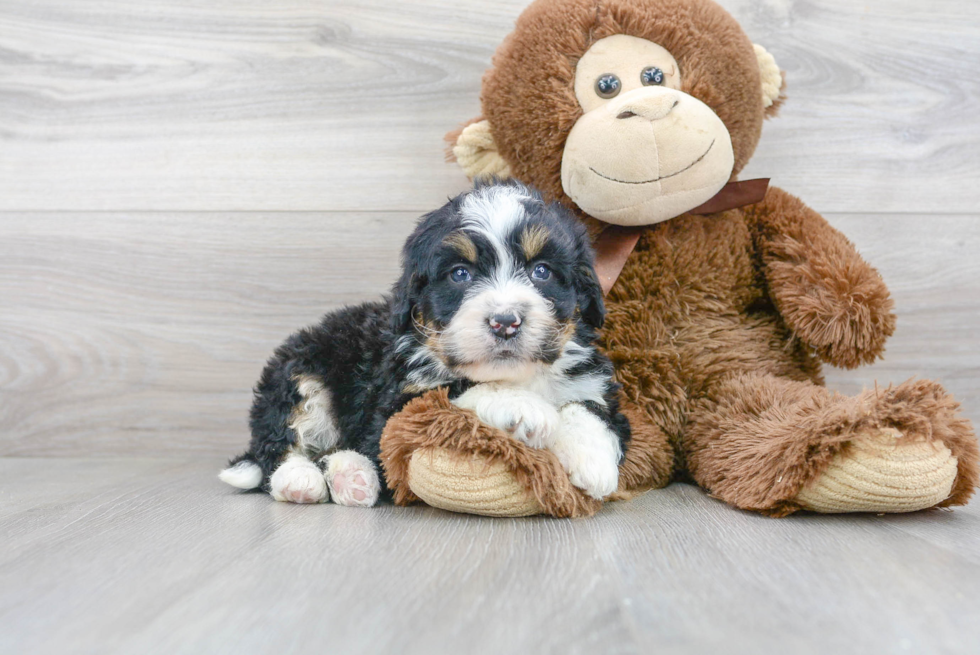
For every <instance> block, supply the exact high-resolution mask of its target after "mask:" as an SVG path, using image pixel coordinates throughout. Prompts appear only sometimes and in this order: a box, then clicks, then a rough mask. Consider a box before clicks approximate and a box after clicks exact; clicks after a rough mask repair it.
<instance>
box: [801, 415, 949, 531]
mask: <svg viewBox="0 0 980 655" xmlns="http://www.w3.org/2000/svg"><path fill="white" fill-rule="evenodd" d="M956 471H957V461H956V457H954V456H953V454H952V453H951V452H950V451H949V448H947V447H946V446H945V445H943V444H942V443H941V442H938V441H908V440H906V439H904V438H903V436H902V434H901V433H900V432H899V431H898V430H895V429H893V428H884V429H882V430H881V431H880V432H878V433H876V434H874V435H869V436H868V437H867V438H864V439H860V440H856V441H854V442H852V443H851V446H850V448H849V449H847V450H846V451H844V452H843V453H841V454H839V455H837V457H836V458H835V459H834V460H833V462H831V464H830V467H829V468H827V470H826V471H824V472H823V473H822V474H821V475H820V476H818V477H817V478H816V479H815V480H814V481H813V482H812V483H811V484H810V485H809V486H807V487H806V488H804V489H803V490H802V491H800V493H799V495H797V497H796V501H797V502H798V503H799V504H800V506H801V507H803V508H804V509H809V510H812V511H815V512H824V513H828V514H831V513H841V512H914V511H917V510H920V509H926V508H928V507H933V506H935V505H937V504H939V503H940V502H942V501H943V500H945V499H946V498H948V497H949V495H950V492H951V491H952V488H953V482H954V481H955V479H956Z"/></svg>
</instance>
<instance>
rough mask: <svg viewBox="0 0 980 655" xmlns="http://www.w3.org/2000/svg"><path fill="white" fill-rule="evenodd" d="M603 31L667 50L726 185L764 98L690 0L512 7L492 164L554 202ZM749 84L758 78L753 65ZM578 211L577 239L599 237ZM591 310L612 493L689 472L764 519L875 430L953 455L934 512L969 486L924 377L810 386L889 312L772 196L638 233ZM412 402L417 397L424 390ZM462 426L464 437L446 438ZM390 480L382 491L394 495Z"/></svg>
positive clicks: (422, 428)
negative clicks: (840, 390)
mask: <svg viewBox="0 0 980 655" xmlns="http://www.w3.org/2000/svg"><path fill="white" fill-rule="evenodd" d="M612 34H626V35H631V36H636V37H641V38H645V39H649V40H650V41H653V42H654V43H657V44H659V45H661V46H663V47H665V48H667V50H668V51H669V52H670V53H671V54H672V55H673V56H674V57H675V58H676V60H677V62H678V65H679V67H680V71H681V75H682V78H683V79H682V90H683V91H685V92H686V93H689V94H691V95H692V96H695V97H696V98H698V99H699V100H701V101H702V102H703V103H705V104H706V105H708V106H709V107H711V108H712V109H713V110H714V111H715V112H716V113H717V115H718V116H719V117H720V118H721V119H722V121H723V122H724V124H725V126H726V127H727V128H728V130H729V132H730V134H731V141H732V144H733V148H734V152H735V166H734V172H733V178H734V177H735V176H736V175H737V174H738V172H739V171H740V170H741V169H742V168H743V167H744V166H745V164H746V163H747V162H748V160H749V158H750V157H751V155H752V152H753V151H754V149H755V147H756V144H757V142H758V139H759V136H760V131H761V126H762V122H763V119H764V117H765V116H767V115H772V114H773V113H774V112H775V110H776V109H777V107H778V106H779V104H780V102H781V99H779V98H777V99H776V100H775V102H773V103H772V104H771V105H770V106H769V107H768V108H767V107H765V106H764V102H763V95H762V92H761V91H760V88H761V86H760V85H761V83H762V82H761V80H760V73H759V63H758V60H757V55H756V50H755V49H754V48H753V46H752V44H751V42H750V41H749V40H748V38H747V37H746V36H745V34H744V33H743V32H742V30H741V28H740V27H739V26H738V24H737V23H736V21H735V20H734V19H733V18H732V17H731V16H730V15H728V14H727V12H725V11H724V10H723V9H722V8H721V7H719V6H718V5H716V4H715V3H714V2H711V1H710V0H537V1H536V2H534V3H533V4H531V6H530V7H528V9H527V10H526V11H525V12H524V13H523V14H522V15H521V17H520V18H519V19H518V21H517V25H516V27H515V29H514V31H513V32H512V33H511V34H510V36H508V37H507V38H506V40H505V41H504V43H503V44H502V45H501V46H500V48H499V50H498V51H497V54H496V55H495V57H494V60H493V68H492V69H491V70H490V71H488V72H487V74H486V75H485V77H484V80H483V92H482V95H481V100H482V104H483V114H484V117H486V119H488V121H489V126H490V128H491V130H492V135H493V140H494V142H495V146H496V148H497V149H498V150H499V153H500V155H501V156H502V158H503V160H504V162H505V164H506V166H507V167H509V168H510V169H511V170H512V171H513V173H514V174H515V175H516V176H517V177H519V178H521V179H524V180H525V181H527V182H530V183H533V184H535V185H536V186H538V187H539V188H541V189H542V190H543V191H544V192H545V195H546V196H547V197H549V198H552V199H558V200H562V201H565V202H569V198H568V196H567V195H566V194H565V191H564V190H563V189H562V184H561V177H560V168H561V161H562V154H563V150H564V148H565V142H566V138H567V136H568V134H569V132H570V130H571V129H572V126H573V125H575V123H576V121H577V120H578V119H579V117H580V116H582V114H583V110H582V108H581V107H580V106H579V103H578V102H577V101H576V97H575V94H574V89H573V81H574V75H575V66H576V62H577V61H578V59H579V58H580V57H581V56H582V55H583V54H584V53H585V52H586V51H587V50H588V48H589V47H590V45H591V44H592V43H594V42H595V41H597V40H599V39H602V38H604V37H607V36H610V35H612ZM766 84H767V88H768V87H772V86H773V85H774V84H775V76H774V75H773V74H772V73H771V71H769V73H767V80H766ZM766 93H767V95H768V97H769V99H770V100H771V99H772V97H773V96H774V95H775V93H774V91H773V90H772V88H768V91H767V92H766ZM579 211H580V212H581V210H580V209H579ZM585 218H586V219H587V220H589V221H590V222H591V228H590V229H591V230H592V231H593V233H598V232H599V231H600V230H602V229H603V228H604V225H603V224H601V223H600V222H599V221H596V220H595V219H593V218H590V217H588V216H586V217H585ZM606 307H607V310H608V314H607V320H606V324H605V327H604V328H603V330H602V334H601V339H600V344H601V345H602V347H603V348H604V350H605V352H606V354H607V355H608V356H609V357H610V359H611V360H612V361H613V363H614V364H615V366H616V376H617V379H618V380H619V382H620V383H621V384H622V385H623V391H622V411H623V412H624V413H625V414H626V415H627V416H628V417H629V419H630V422H631V425H632V434H633V438H632V441H631V443H630V447H629V448H628V450H627V452H626V457H625V460H624V462H623V463H622V465H621V467H620V487H619V494H618V495H617V497H629V496H631V495H633V494H635V493H637V492H639V491H642V490H645V489H649V488H652V487H659V486H663V485H665V484H667V483H668V482H669V481H670V480H671V479H674V478H677V477H692V478H693V479H694V480H695V481H696V482H697V483H698V484H700V485H701V486H703V487H704V488H705V489H707V490H708V491H709V492H710V493H712V494H713V495H715V496H717V497H719V498H721V499H723V500H725V501H726V502H728V503H731V504H732V505H735V506H736V507H740V508H744V509H750V510H755V511H759V512H763V513H766V514H770V515H773V516H784V515H786V514H788V513H791V512H793V511H796V510H797V509H799V508H800V504H799V503H798V502H797V501H796V498H797V495H798V494H799V493H800V491H801V489H803V488H804V486H807V485H810V484H812V483H813V482H814V481H815V480H816V479H817V478H818V477H819V476H820V475H821V473H822V472H823V471H824V470H826V468H827V467H828V466H829V465H830V462H831V461H832V460H833V459H834V457H835V456H837V455H840V454H843V455H844V456H846V454H847V452H848V448H849V445H850V444H851V443H854V442H855V441H857V440H860V439H865V438H872V437H874V436H875V435H877V434H879V433H880V431H881V430H882V429H894V430H897V431H898V433H900V434H901V435H903V437H902V438H903V439H908V440H911V441H913V442H914V441H920V440H927V441H938V442H942V444H944V445H945V446H946V447H947V448H948V449H949V450H950V451H951V453H952V454H953V455H954V456H955V457H956V458H957V464H958V470H957V472H956V479H955V481H954V483H953V486H952V492H951V494H950V496H949V498H946V499H945V500H943V501H942V502H941V503H939V505H940V506H950V505H957V504H963V503H966V502H967V499H968V498H969V497H970V495H971V494H972V493H973V490H974V488H975V487H976V485H977V483H978V478H980V472H978V464H977V462H978V458H980V455H978V449H977V442H976V437H975V435H974V433H973V428H972V426H971V425H970V424H969V422H968V421H966V420H965V419H964V418H962V416H961V414H960V412H959V406H958V405H957V403H956V402H955V401H954V400H953V399H952V398H951V397H950V396H949V395H948V394H947V393H946V392H945V391H944V390H943V388H942V387H941V386H940V385H939V384H938V383H936V382H931V381H909V382H906V383H904V384H901V385H899V386H897V387H888V388H887V389H873V390H868V391H866V392H864V393H863V394H861V395H859V396H857V397H854V398H850V397H845V396H841V395H838V394H833V393H830V392H829V391H827V390H826V389H824V388H823V387H822V385H823V377H822V375H821V372H820V368H821V364H822V363H829V364H832V365H835V366H841V367H844V368H852V367H856V366H859V365H862V364H867V363H870V362H873V361H875V360H876V359H878V358H879V357H881V355H882V353H883V351H884V344H885V341H886V340H887V338H888V337H889V336H890V335H891V334H892V332H893V331H894V328H895V315H894V313H893V303H892V300H891V297H890V295H889V292H888V289H887V287H886V286H885V284H884V282H883V281H882V279H881V277H880V275H879V274H878V272H877V271H876V270H875V269H874V268H872V267H871V266H870V265H869V264H867V263H866V262H865V261H864V260H863V259H862V258H861V257H860V255H859V254H858V253H857V251H856V250H855V248H854V246H853V244H851V243H850V242H849V241H848V240H847V239H846V238H845V237H844V236H843V235H842V234H840V233H839V232H838V231H837V230H835V229H834V228H832V227H831V226H830V225H829V224H828V223H827V222H826V221H825V220H824V219H823V218H822V217H821V216H820V215H819V214H817V213H816V212H814V211H813V210H811V209H810V208H808V207H807V206H806V205H804V204H803V203H802V202H801V201H800V200H798V199H796V198H794V197H793V196H791V195H790V194H788V193H786V192H784V191H781V190H780V189H777V188H770V191H769V192H768V195H767V196H766V198H765V199H764V200H763V201H762V202H760V203H758V204H756V205H752V206H749V207H745V208H741V209H734V210H729V211H724V212H720V213H717V214H713V215H710V216H694V215H691V214H682V215H680V216H677V217H675V218H673V219H671V220H668V221H666V222H663V223H659V224H656V225H650V226H648V227H647V228H646V229H645V231H644V232H643V234H642V236H641V237H640V239H639V242H638V244H637V246H636V249H635V250H634V251H633V253H632V254H631V255H630V257H629V259H628V260H627V262H626V265H625V267H624V268H623V271H622V274H621V276H620V277H619V279H618V281H617V282H616V283H615V285H614V286H613V287H612V289H611V291H610V292H609V294H608V296H607V298H606ZM420 402H421V401H420ZM425 402H427V403H435V402H437V401H436V399H435V398H434V397H433V396H431V395H430V396H429V397H428V398H427V399H426V400H425ZM416 407H417V408H420V407H423V405H421V404H420V405H417V406H416ZM428 418H431V419H432V420H433V421H436V420H438V424H439V425H440V426H442V427H440V428H439V429H438V430H436V432H435V433H433V432H432V430H434V429H435V428H432V429H430V428H429V427H427V423H426V421H427V416H426V415H425V414H424V413H423V412H421V411H414V412H413V413H412V416H411V421H412V430H414V431H415V433H416V434H419V435H420V436H419V439H420V441H422V442H424V443H429V442H431V441H433V440H435V441H437V442H438V443H441V444H451V445H453V447H456V448H458V449H459V450H460V456H466V455H468V454H472V453H476V454H479V453H488V452H494V451H495V449H496V448H497V446H496V444H494V443H488V442H487V440H488V439H491V437H492V435H488V434H487V433H485V432H478V428H477V427H476V426H475V425H474V423H473V420H472V417H470V416H467V415H466V414H465V413H463V412H456V413H455V416H447V415H446V411H440V412H433V413H432V414H431V416H429V417H428ZM402 420H403V417H402V416H395V417H394V418H393V419H392V420H391V421H390V422H389V424H388V427H387V430H388V433H389V434H392V435H395V434H400V435H403V436H404V438H405V439H407V440H411V432H410V431H408V430H406V429H405V427H404V426H402V425H401V421H402ZM452 430H457V431H458V435H457V436H454V433H453V432H452ZM477 433H479V434H480V442H479V444H478V445H477V444H475V443H474V442H473V441H472V440H469V439H468V438H465V435H473V434H477ZM437 437H438V438H437ZM454 439H455V441H454ZM399 447H400V448H403V449H404V448H408V447H409V446H407V445H405V444H401V445H400V446H399ZM391 471H393V472H394V475H396V476H397V475H398V471H400V469H399V468H398V466H397V465H396V466H394V468H392V469H391ZM389 474H390V475H391V473H389ZM515 475H516V476H517V477H518V479H521V480H525V481H526V486H527V488H528V489H530V490H533V493H534V495H535V497H537V498H539V499H542V498H547V497H548V494H549V489H550V488H552V486H553V485H557V486H558V487H560V485H561V483H559V482H556V481H555V480H554V479H553V478H551V477H546V478H544V479H543V480H538V479H536V477H535V475H536V473H535V472H534V471H533V470H531V469H528V468H526V467H523V466H522V465H517V464H515ZM402 484H403V483H402ZM399 488H400V489H401V492H400V494H401V495H399V498H400V499H406V498H409V497H410V493H409V491H408V490H407V489H403V488H402V487H401V486H400V487H399ZM542 504H545V503H542ZM546 506H547V507H549V508H550V507H553V506H554V505H553V504H552V505H546ZM563 507H564V506H563ZM548 511H551V510H550V509H549V510H548ZM562 512H564V513H563V514H561V515H567V514H568V511H567V510H565V509H563V510H562ZM551 513H555V514H558V512H554V511H552V512H551Z"/></svg>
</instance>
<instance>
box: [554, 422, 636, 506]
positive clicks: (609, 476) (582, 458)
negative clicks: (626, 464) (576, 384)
mask: <svg viewBox="0 0 980 655" xmlns="http://www.w3.org/2000/svg"><path fill="white" fill-rule="evenodd" d="M549 449H550V450H551V452H553V453H554V454H555V455H556V456H557V457H558V461H559V462H561V465H562V467H563V468H564V469H565V471H567V472H568V479H569V480H570V481H571V483H572V484H573V485H575V486H576V487H578V488H579V489H581V490H582V491H584V492H585V493H586V494H588V495H589V496H592V497H593V498H595V499H597V500H602V499H603V498H605V497H606V496H608V495H609V494H611V493H613V492H614V491H616V487H617V486H619V457H620V455H621V451H620V447H619V438H618V437H617V436H616V435H615V434H614V433H613V432H612V431H611V430H609V428H608V427H606V425H605V423H603V422H602V421H601V420H600V419H599V418H598V417H597V416H595V415H594V414H592V413H591V412H589V411H588V410H587V409H585V408H584V407H582V406H580V405H577V404H571V405H566V406H565V407H564V408H562V410H561V425H560V426H559V427H558V431H557V432H556V433H555V437H554V440H553V443H552V444H551V446H550V447H549Z"/></svg>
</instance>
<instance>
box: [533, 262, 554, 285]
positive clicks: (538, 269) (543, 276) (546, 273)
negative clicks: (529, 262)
mask: <svg viewBox="0 0 980 655" xmlns="http://www.w3.org/2000/svg"><path fill="white" fill-rule="evenodd" d="M550 277H551V269H550V268H548V267H547V266H546V265H544V264H538V265H537V266H535V267H534V270H533V271H531V279H532V280H538V281H539V282H544V281H545V280H547V279H548V278H550Z"/></svg>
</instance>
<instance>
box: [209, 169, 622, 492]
mask: <svg viewBox="0 0 980 655" xmlns="http://www.w3.org/2000/svg"><path fill="white" fill-rule="evenodd" d="M592 258H593V252H592V249H591V247H590V246H589V240H588V235H587V234H586V231H585V228H584V227H583V226H582V225H581V224H580V223H579V222H578V221H577V220H576V219H575V218H574V217H572V216H571V215H570V214H569V213H568V212H567V211H566V210H565V209H563V208H562V207H561V206H560V205H558V204H549V203H545V202H544V201H543V200H542V198H541V196H540V195H539V194H538V193H537V192H536V191H533V190H531V189H529V188H528V187H525V186H523V185H521V184H518V183H515V182H508V183H498V184H490V185H478V186H477V187H476V188H474V189H473V190H471V191H469V192H466V193H463V194H461V195H459V196H458V197H456V198H454V199H452V200H451V201H449V202H448V203H447V204H446V205H445V206H443V207H442V208H440V209H438V210H436V211H434V212H432V213H430V214H428V215H426V216H424V217H423V218H422V219H421V220H420V222H419V224H418V226H417V227H416V229H415V231H414V232H413V233H412V235H411V236H410V237H409V239H408V241H407V243H406V244H405V247H404V250H403V252H402V265H403V270H402V275H401V278H400V279H399V281H398V282H397V283H396V284H395V285H394V287H393V290H392V293H391V295H390V297H388V298H387V299H386V300H385V301H383V302H371V303H365V304H362V305H358V306H355V307H346V308H344V309H340V310H338V311H335V312H332V313H329V314H327V315H326V316H325V317H324V318H323V319H322V321H321V322H320V324H319V325H316V326H314V327H311V328H307V329H305V330H302V331H300V332H299V333H297V334H294V335H293V336H291V337H290V338H289V339H287V340H286V342H285V343H284V344H283V345H282V346H280V347H279V348H278V349H277V350H276V352H275V354H274V355H273V356H272V358H271V359H270V360H269V363H268V364H267V366H266V367H265V370H264V371H263V372H262V377H261V379H260V380H259V383H258V385H257V386H256V389H255V399H254V403H253V405H252V410H251V422H250V425H251V432H252V439H251V443H250V445H249V449H248V451H247V452H246V453H245V454H243V455H241V456H239V457H237V458H235V459H233V460H232V461H231V462H230V465H229V467H228V468H226V469H225V470H224V471H222V472H221V474H220V476H219V477H220V478H221V480H223V481H224V482H227V483H228V484H230V485H232V486H235V487H238V488H240V489H253V488H258V487H262V488H264V489H266V490H268V491H269V492H270V493H271V494H272V496H273V497H274V498H275V499H276V500H281V501H289V502H294V503H318V502H325V501H327V500H328V499H332V500H333V501H334V502H335V503H338V504H341V505H362V506H369V505H373V504H374V503H375V502H376V501H377V500H378V498H379V496H381V495H383V494H384V493H385V491H386V489H385V487H384V485H382V484H381V482H380V477H379V470H380V469H379V465H380V462H379V457H378V454H379V448H380V446H379V441H380V438H381V431H382V429H383V428H384V426H385V422H386V421H387V420H388V418H389V417H391V416H392V415H393V414H395V413H396V412H398V411H399V410H400V409H401V408H402V407H404V405H405V403H406V402H408V401H409V400H411V399H412V398H414V397H416V396H419V395H421V394H423V393H425V392H426V391H428V390H430V389H434V388H436V387H448V389H449V393H450V399H451V400H452V401H453V402H454V403H455V404H456V405H457V406H459V407H462V408H465V409H469V410H472V411H474V412H475V413H476V415H477V416H478V417H479V418H480V420H481V421H483V422H484V423H486V424H488V425H491V426H493V427H496V428H499V429H501V430H504V431H506V432H508V433H509V434H511V435H512V436H513V437H514V438H515V439H519V440H521V441H523V442H525V443H527V444H528V445H530V446H534V447H538V448H547V449H549V450H551V451H552V452H554V453H555V455H557V456H558V458H559V460H560V461H561V463H562V465H563V466H564V467H565V469H566V470H567V471H568V474H569V476H570V479H571V482H572V484H574V485H576V486H577V487H579V488H581V489H582V490H583V491H585V493H587V494H588V495H590V496H592V497H594V498H603V497H605V496H607V495H609V494H610V493H612V492H613V491H615V490H616V487H617V483H618V474H619V471H618V465H619V462H620V459H621V458H622V453H623V449H624V446H625V443H626V441H627V440H628V439H629V435H630V430H629V423H628V422H627V420H626V418H625V417H624V416H623V415H622V414H620V413H619V411H618V402H617V400H616V392H617V391H618V385H617V384H616V383H615V382H614V381H613V378H612V373H613V368H612V364H611V363H610V362H609V360H608V359H606V358H605V357H604V356H603V355H601V354H600V353H599V352H598V351H597V350H596V349H595V347H594V346H593V342H594V340H595V336H596V335H595V330H596V329H598V328H599V327H601V326H602V322H603V316H604V311H605V310H604V307H603V302H602V291H601V289H600V286H599V283H598V280H597V278H596V275H595V271H594V270H593V268H592Z"/></svg>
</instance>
